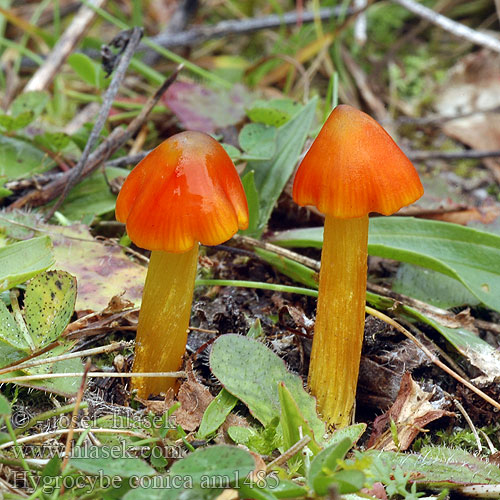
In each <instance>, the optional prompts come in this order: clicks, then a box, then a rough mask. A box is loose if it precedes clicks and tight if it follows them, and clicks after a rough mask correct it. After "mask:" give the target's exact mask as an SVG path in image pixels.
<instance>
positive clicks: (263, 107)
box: [247, 99, 302, 127]
mask: <svg viewBox="0 0 500 500" xmlns="http://www.w3.org/2000/svg"><path fill="white" fill-rule="evenodd" d="M301 111H302V105H301V104H299V103H298V102H295V101H292V100H290V99H271V100H270V101H265V100H261V99H258V100H256V101H254V102H253V103H252V105H251V106H250V108H249V109H247V115H248V117H249V118H250V120H252V121H253V122H258V123H263V124H264V125H270V126H272V127H281V126H282V125H284V124H285V123H287V122H288V121H290V120H291V119H292V118H293V117H294V116H296V115H297V114H298V113H300V112H301Z"/></svg>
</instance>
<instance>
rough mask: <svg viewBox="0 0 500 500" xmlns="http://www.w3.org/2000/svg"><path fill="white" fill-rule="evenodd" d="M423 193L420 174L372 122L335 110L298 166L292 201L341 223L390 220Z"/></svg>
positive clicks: (349, 109)
mask: <svg viewBox="0 0 500 500" xmlns="http://www.w3.org/2000/svg"><path fill="white" fill-rule="evenodd" d="M423 193H424V188H423V187H422V184H421V182H420V179H419V177H418V174H417V171H416V170H415V167H414V166H413V165H412V163H411V162H410V160H409V159H408V158H407V157H406V156H405V154H404V153H403V152H402V151H401V150H400V149H399V147H398V146H397V145H396V143H395V142H394V141H393V140H392V138H391V137H390V136H389V134H388V133H387V132H386V131H385V130H384V129H383V128H382V127H381V126H380V125H379V124H378V123H377V122H376V121H375V120H374V119H373V118H371V117H370V116H368V115H367V114H366V113H363V112H362V111H359V110H357V109H355V108H353V107H351V106H348V105H340V106H337V107H336V108H335V109H334V110H333V111H332V113H331V114H330V116H329V117H328V120H327V121H326V123H325V124H324V126H323V128H322V129H321V131H320V133H319V135H318V137H317V138H316V140H315V141H314V142H313V144H312V146H311V148H310V149H309V151H308V152H307V154H306V156H305V157H304V159H303V160H302V163H301V164H300V166H299V168H298V170H297V174H296V176H295V181H294V184H293V199H294V200H295V202H296V203H298V204H299V205H301V206H304V205H314V206H316V207H317V208H318V210H320V211H321V212H322V213H324V214H327V215H333V216H334V217H339V218H344V219H348V218H353V217H362V216H364V215H367V214H368V213H369V212H378V213H381V214H384V215H391V214H393V213H394V212H396V211H398V210H399V209H400V208H401V207H404V206H406V205H410V204H411V203H413V202H414V201H416V200H418V199H419V198H420V197H421V196H422V194H423Z"/></svg>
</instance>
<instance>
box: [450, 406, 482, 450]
mask: <svg viewBox="0 0 500 500" xmlns="http://www.w3.org/2000/svg"><path fill="white" fill-rule="evenodd" d="M453 402H454V403H455V406H456V407H457V408H458V411H459V412H460V413H461V414H462V416H463V417H464V418H465V421H466V422H467V424H469V427H470V430H471V431H472V434H474V437H475V438H476V445H477V451H479V453H481V452H482V451H483V445H482V444H481V438H480V437H479V434H478V433H477V429H476V427H475V426H474V424H473V422H472V419H471V418H470V417H469V414H468V413H467V412H466V411H465V408H464V407H463V406H462V405H461V404H460V401H458V400H457V399H453Z"/></svg>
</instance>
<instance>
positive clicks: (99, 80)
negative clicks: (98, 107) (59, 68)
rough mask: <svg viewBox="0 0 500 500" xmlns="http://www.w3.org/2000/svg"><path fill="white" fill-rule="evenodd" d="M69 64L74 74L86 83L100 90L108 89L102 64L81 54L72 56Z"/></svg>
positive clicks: (69, 58) (77, 53)
mask: <svg viewBox="0 0 500 500" xmlns="http://www.w3.org/2000/svg"><path fill="white" fill-rule="evenodd" d="M68 63H69V65H70V66H71V67H72V68H73V70H74V72H75V73H76V74H77V75H78V76H79V77H80V78H81V79H82V80H83V81H84V82H85V83H88V84H89V85H92V86H93V87H96V88H98V89H103V88H105V87H106V78H105V75H104V71H103V69H102V67H101V65H100V64H97V63H96V62H95V61H93V60H92V59H91V58H90V57H88V56H87V55H85V54H82V53H80V52H76V53H73V54H71V55H70V56H69V57H68Z"/></svg>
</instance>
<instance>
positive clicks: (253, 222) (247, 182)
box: [240, 170, 260, 236]
mask: <svg viewBox="0 0 500 500" xmlns="http://www.w3.org/2000/svg"><path fill="white" fill-rule="evenodd" d="M254 176H255V172H254V171H253V170H250V171H249V172H247V173H246V174H245V175H244V176H243V178H242V179H241V183H242V184H243V189H244V190H245V194H246V197H247V203H248V228H247V229H245V230H243V231H240V233H241V234H246V235H250V236H251V235H253V234H256V232H257V228H258V224H259V210H260V208H259V206H260V205H259V192H258V191H257V188H256V187H255V179H254Z"/></svg>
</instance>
